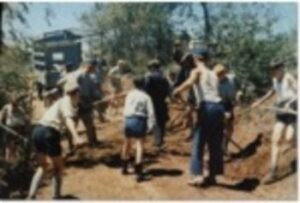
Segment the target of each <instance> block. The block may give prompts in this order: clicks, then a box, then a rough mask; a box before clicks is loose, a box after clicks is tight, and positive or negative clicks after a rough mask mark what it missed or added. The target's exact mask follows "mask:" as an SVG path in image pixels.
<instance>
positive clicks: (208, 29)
mask: <svg viewBox="0 0 300 203" xmlns="http://www.w3.org/2000/svg"><path fill="white" fill-rule="evenodd" d="M201 6H202V9H203V16H204V23H205V25H204V26H205V33H204V40H205V43H209V35H210V32H211V26H210V21H209V11H208V8H207V3H205V2H203V3H201Z"/></svg>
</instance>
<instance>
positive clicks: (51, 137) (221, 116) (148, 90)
mask: <svg viewBox="0 0 300 203" xmlns="http://www.w3.org/2000/svg"><path fill="white" fill-rule="evenodd" d="M174 61H175V62H176V63H177V64H178V65H179V66H180V70H179V72H178V74H176V75H174V77H173V80H174V81H173V83H172V84H171V83H170V81H168V79H167V78H166V77H165V76H164V73H163V72H162V70H161V64H160V62H159V61H158V60H157V59H154V60H151V61H149V63H148V64H147V68H148V71H147V73H146V74H145V75H138V76H135V77H134V78H133V80H132V84H133V88H132V89H131V90H130V91H129V92H124V91H123V90H122V82H121V77H122V75H123V74H124V73H125V72H126V71H124V69H125V67H126V62H125V61H123V60H120V61H119V62H118V63H117V66H116V67H114V68H112V69H111V70H110V72H109V73H108V77H109V79H110V80H111V85H112V87H113V89H114V92H113V94H112V96H111V97H109V99H108V102H109V103H111V104H112V106H115V104H116V103H117V101H118V99H119V98H120V97H124V96H126V98H125V102H124V103H125V104H124V109H123V116H124V135H125V136H124V143H123V147H122V152H121V159H122V174H124V175H127V174H129V172H128V170H129V166H130V158H131V157H130V152H131V150H132V145H133V141H134V142H135V145H136V147H135V149H136V155H135V163H134V170H135V174H136V180H137V182H141V181H143V180H144V179H145V173H144V170H143V141H144V138H145V137H146V135H147V134H148V133H151V132H153V133H154V135H155V136H154V137H155V142H154V145H155V147H156V149H157V151H158V152H160V151H163V150H164V148H165V147H164V137H165V134H166V123H167V121H168V120H169V115H168V102H172V101H176V100H179V99H180V100H182V101H184V102H185V100H187V101H186V102H185V103H184V105H186V107H187V111H186V114H185V115H186V117H189V121H190V122H189V124H190V128H191V132H190V134H189V136H188V137H189V139H192V146H191V161H190V172H191V174H192V176H193V177H192V179H191V180H190V181H189V182H188V183H189V184H190V185H193V186H203V185H211V184H217V183H218V180H219V177H222V175H223V172H224V163H223V157H224V153H225V152H227V150H228V142H229V141H230V139H231V136H232V134H233V130H234V107H235V105H236V102H237V101H238V99H237V96H238V93H237V85H236V81H235V78H234V77H233V76H232V75H230V74H228V69H227V67H225V66H224V65H222V64H217V65H215V66H214V67H210V64H211V63H210V56H209V52H208V50H207V49H203V48H197V49H193V50H192V52H189V53H186V54H183V53H177V54H176V57H175V58H174ZM96 67H97V63H96V62H95V61H89V62H84V63H83V64H82V66H81V67H80V68H79V69H77V70H73V71H67V73H66V74H65V76H64V77H63V78H62V79H61V80H60V81H59V82H58V85H59V86H60V87H61V88H62V90H63V94H62V96H61V97H59V98H56V99H53V100H51V102H50V103H49V108H48V109H47V110H46V112H45V113H44V115H43V116H42V118H41V119H40V120H39V121H38V122H37V124H36V126H35V128H34V130H33V132H32V144H33V146H34V148H35V150H36V157H37V163H38V167H37V169H36V172H35V174H34V176H33V178H32V182H31V186H30V190H29V194H28V198H29V199H33V198H35V197H36V193H37V189H38V187H39V185H40V182H41V180H42V178H43V176H44V174H45V173H46V172H49V171H50V172H51V173H52V177H53V198H59V197H60V196H61V185H62V173H63V168H64V159H63V157H62V148H61V143H60V142H61V137H62V135H63V134H64V132H66V130H67V132H68V135H69V136H70V137H69V140H70V146H71V147H70V148H72V150H73V149H76V147H78V146H81V145H83V144H84V143H85V141H84V139H83V138H82V137H81V136H80V135H79V134H78V132H77V125H78V120H81V121H82V123H83V124H84V126H85V128H86V132H87V137H88V142H89V144H90V146H91V147H95V146H96V145H97V144H98V142H99V141H98V140H97V135H96V130H95V125H94V118H93V110H94V109H95V102H97V101H99V100H101V99H103V95H102V89H101V82H99V80H98V79H99V77H100V76H99V74H98V72H97V68H96ZM270 67H271V73H272V77H273V86H274V87H273V89H272V90H271V91H270V92H268V93H267V95H266V96H264V97H263V98H262V99H261V100H259V101H257V102H255V103H254V104H253V105H252V107H253V108H256V107H257V106H259V105H260V104H261V103H263V102H264V101H266V100H267V99H268V98H270V97H271V96H272V95H273V94H274V93H276V94H277V95H278V101H277V104H278V106H279V107H280V108H283V109H292V110H293V111H296V109H295V108H296V101H297V83H296V80H295V79H294V78H293V77H292V76H291V75H290V74H288V73H285V72H284V66H283V64H281V63H277V64H275V65H274V64H273V65H270ZM102 78H103V76H102ZM185 91H189V93H188V97H187V99H185V98H184V97H183V96H182V93H183V92H185ZM10 112H17V108H16V105H15V100H14V99H12V102H11V103H10V104H9V105H8V106H5V107H4V108H3V110H2V114H1V115H2V116H1V121H2V122H3V123H4V124H5V125H8V126H10V125H11V123H14V121H13V120H14V119H13V117H14V116H10V115H11V113H10ZM101 113H103V111H102V110H101ZM193 114H196V117H197V119H196V121H194V119H193ZM296 119H297V117H296V115H294V114H291V113H289V112H288V111H287V112H284V113H282V112H280V113H278V114H277V116H276V124H275V126H274V130H273V135H272V156H271V172H270V174H269V175H268V176H267V177H266V182H270V181H273V180H274V179H275V177H276V165H277V160H278V145H279V140H280V139H281V137H282V135H283V134H284V135H285V136H286V138H287V139H288V140H289V141H291V140H292V138H293V135H294V134H295V123H296ZM16 123H18V122H16ZM16 125H17V124H16ZM6 137H10V136H6ZM7 143H10V142H9V141H7ZM206 145H207V146H208V153H209V175H208V177H205V176H204V173H203V167H204V161H203V158H204V152H205V146H206ZM7 146H10V147H9V149H13V147H11V144H9V145H7ZM9 154H10V151H9V150H8V152H7V156H9ZM48 160H50V165H49V163H48Z"/></svg>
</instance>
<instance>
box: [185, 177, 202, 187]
mask: <svg viewBox="0 0 300 203" xmlns="http://www.w3.org/2000/svg"><path fill="white" fill-rule="evenodd" d="M203 183H204V177H203V176H196V177H195V178H193V179H191V180H189V181H188V185H190V186H194V187H201V186H202V184H203Z"/></svg>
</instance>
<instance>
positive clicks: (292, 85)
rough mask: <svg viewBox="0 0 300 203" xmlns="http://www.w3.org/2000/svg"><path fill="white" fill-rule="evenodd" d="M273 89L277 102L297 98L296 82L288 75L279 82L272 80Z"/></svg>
mask: <svg viewBox="0 0 300 203" xmlns="http://www.w3.org/2000/svg"><path fill="white" fill-rule="evenodd" d="M273 88H274V90H275V92H276V94H277V102H282V101H287V100H291V99H295V98H297V82H296V80H295V78H294V77H293V76H292V75H291V74H289V73H285V74H284V76H283V78H282V80H281V81H279V80H277V79H276V78H273Z"/></svg>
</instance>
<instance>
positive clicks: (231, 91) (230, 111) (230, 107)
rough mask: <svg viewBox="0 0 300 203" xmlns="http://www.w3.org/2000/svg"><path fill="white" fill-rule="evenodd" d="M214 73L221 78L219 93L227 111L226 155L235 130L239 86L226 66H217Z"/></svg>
mask: <svg viewBox="0 0 300 203" xmlns="http://www.w3.org/2000/svg"><path fill="white" fill-rule="evenodd" d="M214 71H215V73H216V75H217V76H218V78H219V93H220V96H221V98H222V103H223V106H224V110H225V137H224V138H225V139H224V142H223V150H224V153H227V151H228V142H229V140H230V139H231V136H232V134H233V130H234V106H235V104H236V95H237V90H236V89H237V85H236V80H235V78H234V76H233V75H229V74H228V69H227V67H225V66H224V65H222V64H217V65H215V66H214Z"/></svg>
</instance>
